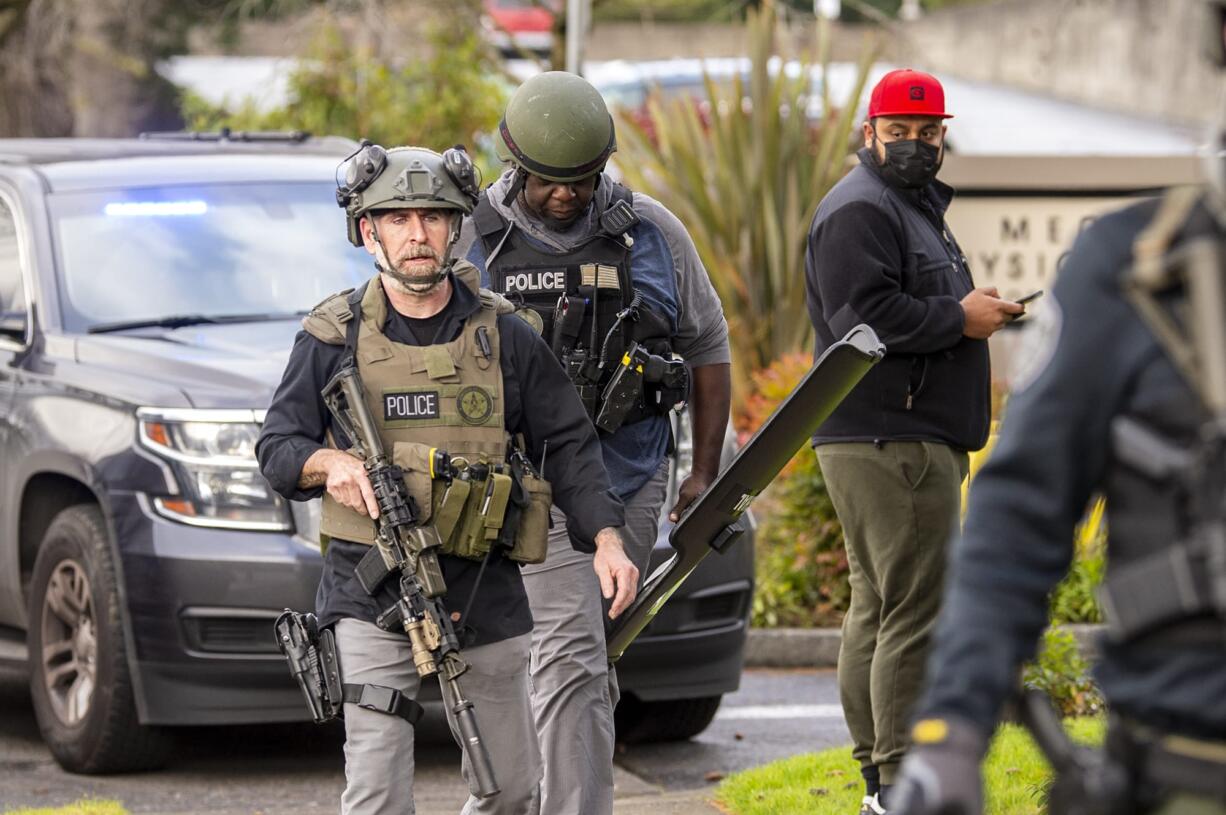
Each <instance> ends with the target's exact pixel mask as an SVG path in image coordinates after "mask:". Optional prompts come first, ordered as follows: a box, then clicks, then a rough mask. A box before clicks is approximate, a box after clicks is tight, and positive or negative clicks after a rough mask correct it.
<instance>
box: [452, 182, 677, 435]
mask: <svg viewBox="0 0 1226 815" xmlns="http://www.w3.org/2000/svg"><path fill="white" fill-rule="evenodd" d="M632 200H633V198H632V193H631V192H630V190H628V189H627V188H626V187H624V186H622V185H620V184H614V187H613V203H612V204H611V205H610V206H609V208H608V209H607V210H605V212H604V213H602V214H601V216H600V228H599V229H598V230H597V231H596V233H595V234H593V235H592V236H591V237H589V238H587V239H586V240H584V241H582V242H580V243H579V244H578V245H576V246H575V247H573V248H572V249H570V250H569V251H549V250H546V249H541V248H538V247H537V246H535V245H534V244H533V243H532V242H531V241H529V240H528V239H526V238H525V237H524V235H523V233H522V231H521V230H520V229H519V228H518V227H517V226H516V225H515V224H514V223H513V222H510V221H508V220H507V219H506V218H504V217H503V216H502V215H501V214H500V213H499V212H498V210H497V209H495V207H494V205H493V204H492V203H491V202H490V199H489V195H488V193H487V194H486V195H483V196H481V199H480V200H479V201H478V202H477V207H476V209H475V210H474V212H473V216H472V217H473V224H474V225H475V226H476V229H477V233H478V235H479V236H480V239H481V242H482V245H483V246H484V248H485V258H486V259H485V266H486V271H487V272H488V274H489V280H490V287H491V288H492V289H493V290H494V291H495V292H497V293H499V294H501V295H503V296H504V297H506V298H507V299H508V300H510V301H511V302H513V303H516V304H517V305H521V306H526V307H527V308H529V309H531V310H532V312H534V313H535V314H536V315H538V316H539V318H540V323H541V335H542V337H543V338H544V339H545V342H547V343H549V345H550V348H551V349H552V350H553V352H554V354H555V355H556V356H557V357H558V359H559V361H560V362H561V363H562V367H563V368H564V369H566V372H567V375H568V376H569V377H570V379H571V382H572V383H574V385H575V387H576V388H577V389H578V391H579V396H580V400H581V401H582V402H583V404H584V407H585V408H586V409H587V411H588V414H589V415H590V416H591V417H592V418H593V419H595V418H597V417H598V416H599V415H600V414H601V409H602V408H603V406H604V402H605V401H606V393H607V392H608V391H609V385H610V382H611V381H612V379H613V377H614V376H615V375H616V374H617V373H618V366H619V364H620V363H621V362H622V361H623V360H626V356H625V355H626V352H627V349H628V348H630V347H632V346H631V343H632V342H633V343H637V344H638V346H640V347H641V348H642V349H644V350H645V351H646V352H647V353H649V354H651V355H654V356H656V357H657V358H661V359H665V360H672V358H673V353H672V343H671V334H672V331H671V327H670V324H669V320H668V317H667V316H666V315H664V314H661V313H659V312H658V311H657V310H655V309H652V308H650V307H649V306H647V305H645V304H643V301H642V297H641V296H638V294H637V293H636V292H635V289H634V281H633V279H632V278H631V275H630V248H631V247H632V246H633V244H634V239H633V238H631V236H630V230H631V229H632V228H633V227H634V226H635V225H636V224H638V223H639V220H640V219H639V217H638V215H637V214H636V213H635V212H634V209H633V207H632V206H631V203H632ZM664 390H665V388H664V386H663V385H662V384H661V383H660V382H659V381H657V382H651V381H646V380H645V381H643V382H642V383H641V387H640V389H639V392H638V393H637V394H636V395H634V396H632V397H628V398H630V399H632V400H633V405H632V406H631V407H630V408H629V410H628V411H626V412H625V415H624V417H623V418H622V421H621V422H619V424H627V423H630V422H634V421H639V420H641V419H644V418H647V417H648V416H650V415H658V414H661V413H665V412H667V411H668V410H670V409H671V408H672V407H673V406H674V405H675V404H677V403H678V402H680V401H684V399H685V398H686V397H687V396H688V379H687V380H686V383H685V388H684V390H685V391H686V392H685V393H681V394H680V395H679V396H678V395H677V394H675V393H673V392H672V391H668V392H667V393H665V392H664ZM673 390H676V388H674V389H673ZM610 398H611V395H610ZM598 426H600V423H598ZM604 429H607V428H604Z"/></svg>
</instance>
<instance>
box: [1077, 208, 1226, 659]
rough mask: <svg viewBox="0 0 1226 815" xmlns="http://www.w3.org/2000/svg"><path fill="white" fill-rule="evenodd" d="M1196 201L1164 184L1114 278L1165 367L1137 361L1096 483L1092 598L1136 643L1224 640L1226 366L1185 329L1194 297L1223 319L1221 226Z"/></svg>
mask: <svg viewBox="0 0 1226 815" xmlns="http://www.w3.org/2000/svg"><path fill="white" fill-rule="evenodd" d="M1199 201H1200V195H1199V194H1198V193H1197V191H1194V190H1176V191H1174V192H1172V193H1170V194H1168V196H1167V198H1166V199H1165V200H1164V202H1163V203H1162V205H1161V206H1160V207H1159V210H1158V212H1157V214H1156V216H1155V218H1154V220H1153V222H1152V223H1151V225H1150V227H1149V228H1148V229H1146V230H1145V232H1143V233H1142V235H1141V236H1140V237H1139V238H1138V240H1137V242H1136V245H1135V247H1134V257H1135V261H1136V263H1135V267H1134V269H1133V270H1132V271H1131V272H1130V273H1129V275H1128V276H1127V277H1126V279H1125V282H1124V289H1125V293H1126V295H1127V296H1128V298H1129V300H1130V301H1131V302H1132V303H1133V305H1134V306H1135V307H1136V309H1137V312H1138V314H1139V315H1140V316H1141V317H1142V320H1143V321H1144V322H1145V324H1146V326H1147V327H1148V328H1149V329H1150V331H1151V332H1152V333H1153V334H1154V336H1155V338H1156V339H1157V340H1158V343H1159V345H1160V346H1161V347H1162V348H1163V350H1164V351H1165V352H1166V355H1167V357H1168V359H1169V360H1170V361H1171V362H1172V364H1173V368H1174V370H1173V371H1172V369H1171V368H1170V367H1166V366H1155V365H1149V366H1146V367H1145V368H1144V369H1143V370H1142V371H1141V373H1140V377H1139V379H1138V381H1137V382H1136V383H1134V384H1133V387H1132V388H1130V392H1131V393H1133V394H1137V395H1138V397H1143V398H1137V399H1131V400H1130V402H1129V404H1128V405H1127V406H1126V408H1125V410H1124V411H1122V413H1121V415H1120V416H1118V417H1117V418H1116V419H1114V420H1113V422H1112V429H1111V430H1112V439H1111V448H1112V450H1111V452H1112V460H1113V466H1111V467H1110V468H1109V471H1108V474H1107V477H1106V480H1105V483H1104V492H1105V495H1106V499H1107V512H1108V528H1109V529H1110V536H1111V554H1110V558H1109V561H1108V566H1107V575H1106V579H1105V580H1104V583H1103V585H1102V587H1101V588H1100V592H1099V599H1100V601H1101V602H1102V605H1103V607H1104V611H1105V616H1106V618H1107V623H1108V630H1109V634H1110V637H1111V639H1112V640H1113V641H1114V642H1116V643H1121V644H1122V643H1127V644H1130V646H1136V647H1141V648H1169V647H1175V648H1181V647H1187V646H1189V645H1193V646H1204V645H1207V644H1212V645H1214V646H1216V647H1221V646H1222V644H1223V643H1226V626H1224V624H1223V620H1226V503H1224V499H1226V437H1224V436H1223V434H1222V432H1221V428H1220V426H1219V428H1218V429H1217V430H1216V431H1213V430H1212V427H1213V422H1212V421H1211V420H1212V418H1213V416H1214V415H1215V413H1217V414H1218V415H1221V414H1220V413H1219V411H1220V408H1221V404H1220V400H1221V396H1222V394H1221V393H1217V394H1215V393H1214V392H1213V391H1214V389H1215V386H1214V385H1213V382H1214V381H1215V380H1216V381H1218V382H1219V384H1220V383H1221V382H1222V381H1226V370H1222V371H1219V372H1217V373H1216V374H1212V373H1209V372H1207V371H1206V366H1209V365H1215V364H1217V362H1218V361H1220V359H1219V360H1215V359H1213V356H1214V351H1213V350H1212V347H1213V346H1217V345H1219V344H1222V343H1221V337H1220V336H1218V337H1216V338H1214V337H1210V338H1208V339H1209V349H1208V353H1206V349H1205V344H1204V343H1203V342H1196V341H1195V340H1193V339H1192V338H1191V336H1190V335H1191V334H1194V333H1196V332H1195V331H1194V329H1192V326H1193V325H1194V324H1196V322H1197V320H1196V319H1195V318H1194V316H1193V314H1192V312H1191V309H1193V308H1206V309H1210V312H1207V313H1206V314H1202V315H1201V319H1202V320H1206V319H1207V320H1208V322H1209V323H1210V324H1211V325H1210V328H1209V330H1210V331H1213V330H1215V329H1214V328H1213V325H1216V326H1217V327H1218V328H1220V326H1221V325H1222V323H1223V322H1226V300H1224V299H1223V294H1224V293H1226V285H1224V282H1226V281H1224V280H1223V273H1224V272H1226V265H1223V261H1224V260H1226V236H1223V233H1222V230H1221V228H1220V227H1219V226H1217V225H1216V224H1215V223H1214V221H1213V219H1212V216H1210V215H1209V213H1208V212H1207V211H1206V210H1205V208H1204V207H1203V206H1198V203H1199ZM1177 237H1179V238H1180V240H1179V241H1178V245H1176V238H1177ZM1197 264H1201V266H1200V267H1199V268H1195V267H1196V265H1197ZM1197 301H1200V302H1199V303H1197ZM1213 312H1216V317H1215V316H1213ZM1222 345H1223V347H1222V348H1220V349H1218V350H1219V351H1226V344H1222ZM1189 391H1191V393H1192V394H1195V395H1197V396H1199V397H1200V398H1199V399H1198V398H1189V395H1190V394H1189ZM1214 404H1218V408H1217V409H1215V408H1214V407H1213V405H1214Z"/></svg>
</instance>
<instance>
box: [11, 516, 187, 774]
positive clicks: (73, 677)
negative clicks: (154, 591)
mask: <svg viewBox="0 0 1226 815" xmlns="http://www.w3.org/2000/svg"><path fill="white" fill-rule="evenodd" d="M29 612H30V616H29V629H28V631H27V634H26V638H27V643H28V645H29V652H30V663H31V671H30V694H31V696H32V698H33V700H34V713H35V716H36V717H37V719H38V729H39V730H40V731H41V732H42V736H43V741H44V742H46V744H47V747H48V748H50V750H51V753H52V755H54V756H55V760H56V761H58V762H59V763H60V766H62V767H63V768H64V769H66V770H69V771H70V772H77V773H108V772H119V771H123V770H138V769H149V768H151V767H154V766H157V765H158V764H159V763H160V762H161V761H163V760H164V759H165V756H166V752H167V750H166V748H167V739H166V735H165V733H164V732H163V731H160V730H155V729H153V728H148V727H142V726H141V725H140V722H139V721H138V720H137V716H136V701H135V699H134V697H133V695H132V683H131V678H130V676H129V675H128V662H127V648H126V645H125V642H124V636H123V627H122V625H121V624H120V608H119V585H118V581H117V580H116V578H115V568H114V564H112V562H111V553H110V548H109V546H108V543H107V532H106V523H105V521H104V519H103V517H102V512H101V510H99V509H98V507H96V506H92V505H85V504H83V505H79V506H73V507H69V508H68V509H65V510H63V511H62V512H60V514H59V515H57V516H56V517H55V520H54V521H52V522H51V526H50V527H49V528H48V529H47V534H46V535H45V536H44V537H43V542H42V545H41V547H40V548H39V550H38V558H37V560H35V562H34V578H33V580H32V581H31V584H30V607H29Z"/></svg>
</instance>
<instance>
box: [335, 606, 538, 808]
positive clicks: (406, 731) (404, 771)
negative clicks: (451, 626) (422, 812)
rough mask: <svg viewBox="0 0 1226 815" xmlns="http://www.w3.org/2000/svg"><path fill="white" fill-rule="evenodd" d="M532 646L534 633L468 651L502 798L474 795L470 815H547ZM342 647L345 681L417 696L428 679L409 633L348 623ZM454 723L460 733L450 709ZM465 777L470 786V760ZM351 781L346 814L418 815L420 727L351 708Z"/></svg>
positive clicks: (469, 692)
mask: <svg viewBox="0 0 1226 815" xmlns="http://www.w3.org/2000/svg"><path fill="white" fill-rule="evenodd" d="M529 643H530V635H528V634H523V635H521V636H518V637H513V638H511V639H509V640H503V641H502V642H495V643H491V644H490V645H480V646H477V647H476V648H469V649H467V650H465V651H464V654H463V656H464V659H465V660H466V661H467V662H468V664H469V666H470V668H469V670H468V671H467V672H466V673H465V674H464V676H463V678H462V679H461V680H460V681H461V683H462V687H463V689H464V695H465V696H467V697H468V699H469V701H471V702H472V703H473V707H474V709H475V712H476V716H477V726H478V727H480V728H481V738H482V739H483V740H484V742H485V746H486V749H487V750H488V751H489V754H490V761H491V762H492V763H493V765H494V775H495V777H496V778H497V779H498V786H499V787H500V788H501V790H502V792H501V793H500V794H498V795H495V796H493V797H492V798H487V799H485V800H483V801H481V800H478V799H476V798H474V797H473V796H471V795H469V797H468V801H467V802H466V803H465V804H464V808H463V809H462V810H461V812H462V813H463V815H470V813H473V814H475V813H498V815H536V813H537V812H538V811H539V807H540V779H541V755H540V749H539V748H538V747H537V741H536V729H535V728H534V727H533V726H532V710H531V708H530V706H529V703H528V649H529ZM336 648H337V651H338V652H339V653H340V663H341V672H342V674H343V679H344V681H345V682H353V683H359V684H361V683H366V684H371V685H384V686H386V687H389V688H396V689H397V690H399V691H401V692H402V693H405V694H406V695H408V696H410V697H412V698H416V697H417V692H418V689H419V687H420V681H421V678H420V677H419V676H418V675H417V671H416V669H415V668H414V667H413V653H412V649H411V648H410V647H409V640H408V638H407V637H406V636H404V635H403V634H400V633H390V632H387V631H383V630H382V629H380V628H379V627H378V626H375V625H373V624H371V623H364V622H360V621H358V620H349V619H346V620H341V621H340V622H338V623H337V624H336ZM430 681H431V682H434V681H436V680H435V679H433V678H431V679H430ZM447 719H448V722H449V723H450V724H451V731H452V732H453V733H455V732H456V726H455V722H454V721H453V720H452V717H451V712H450V711H448V713H447ZM463 772H464V778H465V779H466V780H469V774H470V771H469V767H468V761H467V759H465V761H464V766H463ZM345 782H346V783H345V792H344V794H342V796H341V813H342V815H413V812H414V807H413V726H412V725H410V724H409V723H408V722H406V721H405V720H404V719H401V718H399V717H397V716H389V715H388V714H386V713H377V712H375V711H372V710H364V709H362V708H360V707H358V706H357V705H353V704H346V705H345ZM470 786H471V781H470Z"/></svg>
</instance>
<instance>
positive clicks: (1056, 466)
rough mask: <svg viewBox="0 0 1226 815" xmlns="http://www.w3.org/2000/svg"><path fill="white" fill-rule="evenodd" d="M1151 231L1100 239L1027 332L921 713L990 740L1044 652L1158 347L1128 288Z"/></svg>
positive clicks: (1074, 261)
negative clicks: (1081, 528) (1055, 602)
mask: <svg viewBox="0 0 1226 815" xmlns="http://www.w3.org/2000/svg"><path fill="white" fill-rule="evenodd" d="M1141 225H1143V221H1141V220H1139V219H1138V218H1137V217H1136V216H1135V215H1133V214H1132V211H1125V213H1121V214H1117V215H1112V216H1108V217H1106V218H1104V219H1102V220H1100V221H1099V222H1097V223H1096V224H1095V225H1094V226H1093V227H1092V228H1091V229H1090V230H1089V231H1087V232H1086V233H1085V234H1084V235H1083V236H1082V238H1081V239H1080V240H1078V242H1077V244H1076V246H1075V247H1074V249H1073V252H1072V254H1071V255H1070V256H1069V259H1068V263H1067V265H1066V267H1065V268H1064V270H1063V271H1062V272H1061V274H1060V278H1059V280H1058V281H1057V283H1056V285H1055V287H1054V289H1053V292H1052V296H1051V297H1049V298H1048V302H1047V303H1044V304H1042V306H1041V307H1040V309H1038V310H1037V313H1036V314H1035V316H1034V318H1032V319H1034V320H1035V323H1034V324H1032V325H1031V326H1029V327H1028V328H1027V329H1026V330H1027V331H1028V332H1032V333H1031V335H1030V336H1028V337H1027V338H1026V341H1025V342H1023V348H1022V349H1021V353H1022V354H1024V355H1026V357H1027V363H1025V364H1028V365H1030V366H1033V367H1032V368H1031V369H1030V370H1026V369H1025V368H1023V370H1022V371H1021V372H1019V374H1018V376H1017V381H1016V382H1015V384H1014V392H1013V393H1012V394H1011V396H1010V398H1009V403H1008V406H1007V413H1006V416H1005V420H1004V422H1003V425H1002V430H1001V434H1000V438H999V441H998V444H997V447H996V449H995V451H994V452H993V453H992V456H991V458H990V459H989V461H988V463H987V464H986V465H985V466H984V468H983V469H982V470H981V471H980V472H979V473H978V475H976V476H975V479H974V482H973V485H972V487H971V490H970V495H969V498H968V507H969V511H968V513H967V518H966V525H965V529H964V532H963V535H962V537H961V540H959V541H958V542H957V543H956V544H955V545H954V548H953V551H952V556H951V561H950V571H949V583H948V587H947V592H948V593H947V595H946V599H945V605H944V608H943V610H942V612H941V616H940V619H939V621H938V624H937V634H936V644H935V647H934V651H933V654H932V657H931V659H930V662H929V672H930V673H929V677H930V686H929V690H928V692H927V695H926V697H925V699H924V701H923V702H922V703H921V705H920V711H921V715H922V716H941V715H949V714H954V715H959V716H961V717H963V718H966V719H969V720H971V721H973V722H974V723H976V724H977V725H979V726H980V727H981V728H983V730H984V731H985V732H990V731H991V729H992V728H993V726H994V724H995V722H996V720H997V718H998V716H999V714H1000V709H1001V706H1002V704H1003V702H1004V701H1005V699H1006V698H1007V697H1008V696H1009V695H1010V694H1011V693H1012V691H1013V690H1014V689H1015V687H1016V684H1017V670H1018V667H1019V666H1020V665H1021V663H1022V662H1023V661H1024V660H1026V659H1028V658H1030V657H1032V656H1033V655H1034V653H1035V645H1036V642H1037V640H1038V637H1039V634H1040V633H1041V632H1042V630H1043V627H1044V626H1045V625H1046V623H1047V595H1048V593H1049V592H1050V591H1051V589H1052V588H1053V587H1054V586H1055V584H1056V583H1057V582H1058V581H1059V580H1060V578H1061V577H1062V576H1063V575H1064V573H1065V572H1066V571H1067V569H1068V565H1069V562H1070V560H1071V558H1072V535H1073V530H1074V527H1075V526H1076V524H1077V522H1078V521H1079V520H1080V518H1081V517H1082V515H1083V513H1084V511H1085V508H1086V504H1087V501H1088V499H1089V498H1090V496H1091V495H1092V494H1093V492H1094V491H1095V490H1096V489H1097V488H1098V487H1099V486H1100V484H1101V482H1102V479H1103V476H1104V473H1105V470H1106V466H1107V460H1108V450H1109V440H1110V423H1111V419H1112V418H1113V417H1114V416H1115V415H1116V414H1117V413H1119V412H1120V407H1121V405H1122V404H1123V402H1124V399H1125V397H1126V394H1127V391H1128V388H1129V387H1130V386H1131V383H1132V381H1133V379H1134V375H1135V372H1136V371H1138V370H1139V369H1140V368H1141V367H1142V366H1143V365H1144V364H1145V363H1146V362H1147V361H1148V360H1149V359H1151V358H1152V357H1151V355H1152V354H1153V353H1154V352H1155V348H1156V346H1155V345H1154V342H1153V340H1152V337H1151V335H1150V334H1149V332H1148V331H1146V330H1145V329H1144V327H1143V325H1142V324H1141V323H1140V321H1139V318H1138V317H1137V316H1136V314H1135V312H1134V311H1133V310H1132V308H1131V306H1130V305H1129V304H1128V303H1127V302H1126V301H1125V300H1124V298H1123V297H1122V295H1121V293H1120V288H1119V282H1118V276H1119V274H1120V270H1122V269H1125V268H1127V267H1128V265H1129V264H1130V255H1131V246H1132V240H1133V238H1134V237H1135V234H1136V231H1137V230H1138V229H1139V228H1140V226H1141ZM1027 346H1028V347H1027Z"/></svg>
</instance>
